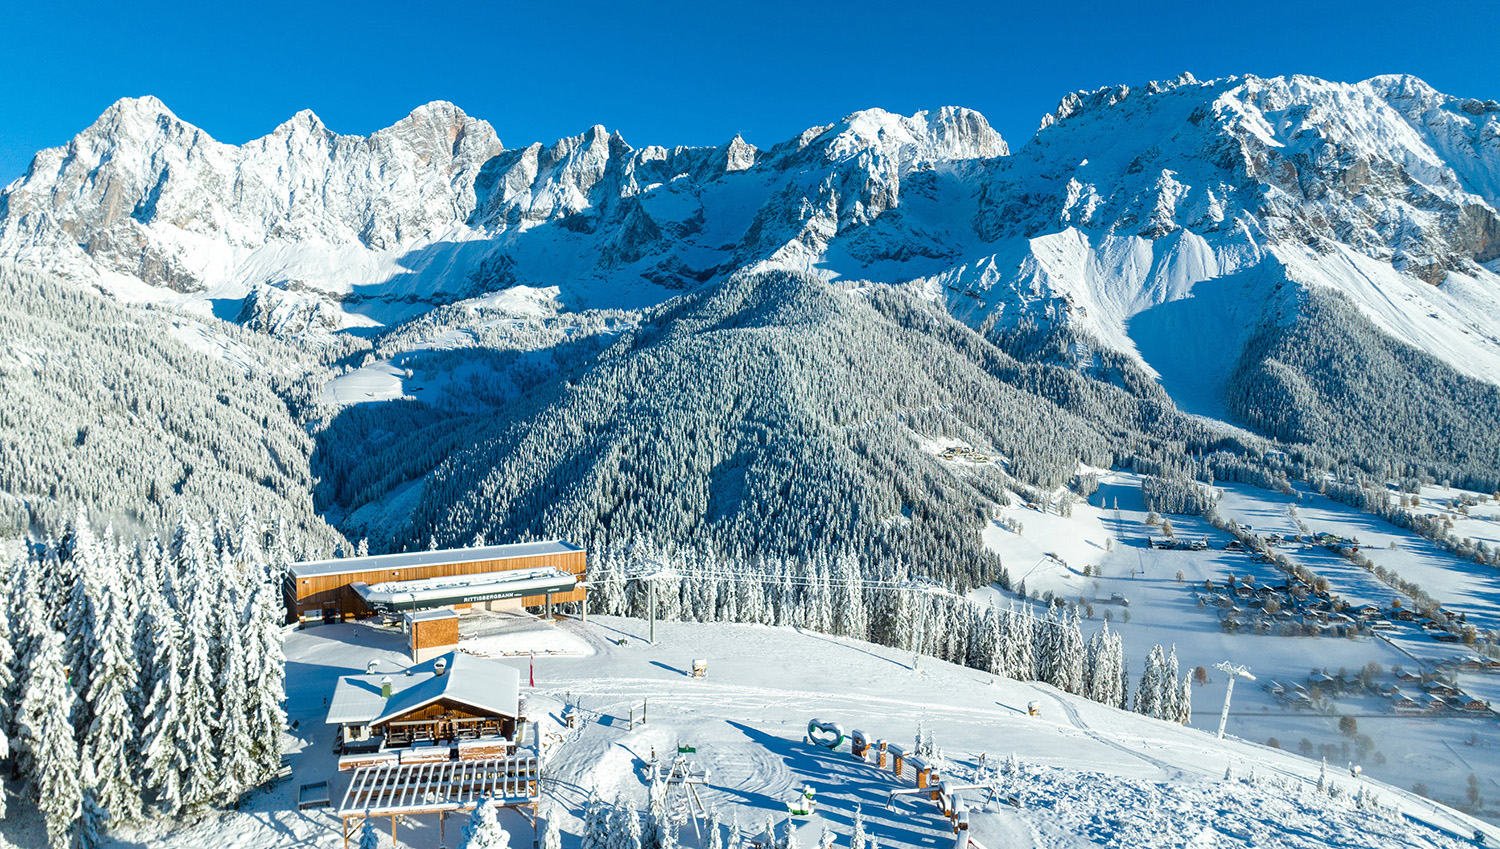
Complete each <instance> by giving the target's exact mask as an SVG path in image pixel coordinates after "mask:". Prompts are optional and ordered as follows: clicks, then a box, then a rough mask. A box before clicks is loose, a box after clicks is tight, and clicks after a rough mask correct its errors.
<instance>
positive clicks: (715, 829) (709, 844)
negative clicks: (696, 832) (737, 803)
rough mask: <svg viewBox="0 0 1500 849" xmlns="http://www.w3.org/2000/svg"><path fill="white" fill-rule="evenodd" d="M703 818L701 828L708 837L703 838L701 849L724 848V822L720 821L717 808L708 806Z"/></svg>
mask: <svg viewBox="0 0 1500 849" xmlns="http://www.w3.org/2000/svg"><path fill="white" fill-rule="evenodd" d="M705 819H706V820H707V821H706V822H705V823H704V824H703V830H704V832H706V833H707V835H708V837H706V838H705V839H704V840H703V849H724V823H723V822H721V821H720V818H719V809H718V808H717V807H712V808H709V809H708V816H707V817H706V818H705Z"/></svg>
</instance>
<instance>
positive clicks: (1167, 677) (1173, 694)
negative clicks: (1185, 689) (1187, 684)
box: [1158, 643, 1182, 722]
mask: <svg viewBox="0 0 1500 849" xmlns="http://www.w3.org/2000/svg"><path fill="white" fill-rule="evenodd" d="M1180 672H1181V666H1180V665H1179V664H1178V662H1177V645H1176V643H1173V644H1172V647H1171V648H1170V649H1169V650H1168V652H1167V660H1166V662H1165V663H1164V664H1162V668H1161V713H1160V714H1159V715H1158V718H1160V719H1165V720H1167V721H1168V722H1177V721H1178V717H1179V716H1181V715H1182V705H1181V701H1182V676H1181V675H1180V674H1179V673H1180Z"/></svg>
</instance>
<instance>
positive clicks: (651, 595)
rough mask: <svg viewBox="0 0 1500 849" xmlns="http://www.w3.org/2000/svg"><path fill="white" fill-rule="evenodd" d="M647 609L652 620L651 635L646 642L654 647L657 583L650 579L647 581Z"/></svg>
mask: <svg viewBox="0 0 1500 849" xmlns="http://www.w3.org/2000/svg"><path fill="white" fill-rule="evenodd" d="M646 608H647V610H649V611H650V613H649V617H650V620H651V634H650V636H649V637H648V638H647V640H646V641H647V642H649V643H650V644H651V645H653V646H654V645H656V582H655V581H652V580H649V579H648V580H647V581H646Z"/></svg>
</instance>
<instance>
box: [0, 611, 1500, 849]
mask: <svg viewBox="0 0 1500 849" xmlns="http://www.w3.org/2000/svg"><path fill="white" fill-rule="evenodd" d="M464 627H465V628H466V629H470V628H472V627H475V626H473V625H472V623H466V624H465V626H464ZM644 634H645V623H643V622H641V621H639V620H631V619H617V618H612V617H592V616H591V617H590V620H589V623H588V624H587V625H584V624H580V623H578V622H567V621H565V622H561V623H558V624H557V625H555V626H553V625H545V624H541V625H537V626H534V628H533V630H530V631H527V632H525V633H513V634H512V635H511V642H510V644H509V648H510V649H511V650H512V651H514V652H515V655H516V656H513V657H507V658H502V661H503V662H507V663H510V664H512V665H515V666H517V667H518V668H519V669H520V671H521V674H522V680H523V681H526V680H529V678H528V675H529V674H530V675H534V679H535V686H534V687H528V688H526V689H525V693H524V698H525V702H526V705H527V707H528V714H529V715H530V716H532V717H533V718H534V719H536V720H538V723H539V734H540V735H541V736H543V737H545V739H546V740H547V746H546V775H547V780H546V782H545V784H544V793H545V796H546V800H547V805H546V806H545V809H546V810H547V811H548V812H549V815H550V816H555V817H557V818H558V819H559V820H560V822H561V825H562V831H563V841H562V845H563V846H564V847H568V849H571V848H572V847H577V846H580V845H582V843H581V841H582V832H583V815H584V813H585V812H586V809H587V806H588V805H590V804H598V803H599V802H598V801H592V802H591V799H598V800H603V801H604V802H606V803H607V802H611V801H614V800H616V799H619V800H620V801H622V802H623V803H625V804H627V805H630V806H632V807H634V808H636V809H640V808H643V807H644V806H645V801H646V793H647V788H646V783H645V779H644V775H645V774H646V769H647V766H646V765H647V763H648V761H649V760H650V757H651V754H652V752H653V751H654V752H656V753H658V754H660V755H664V756H665V755H666V753H670V752H672V751H674V748H675V747H676V746H678V745H685V746H692V747H694V748H696V752H694V753H692V754H691V755H689V757H690V758H691V759H692V760H693V761H694V762H695V763H696V764H697V765H698V766H699V767H700V768H706V769H707V770H708V778H707V782H706V785H705V786H703V787H700V788H699V794H700V798H701V800H702V802H703V804H704V805H705V806H706V807H713V808H715V809H717V811H718V812H719V814H720V815H721V817H722V818H723V821H724V822H725V823H726V824H727V823H728V822H729V821H731V820H737V821H738V823H739V824H740V826H741V828H742V829H743V836H744V837H746V838H749V837H751V836H753V835H754V834H755V833H756V832H759V831H761V830H762V829H763V828H764V827H765V824H766V822H767V821H768V819H769V820H770V821H772V822H774V823H775V824H777V826H778V827H781V824H782V822H783V820H785V819H786V808H785V806H784V803H785V802H787V801H790V800H791V799H792V798H793V797H794V796H795V794H796V793H797V792H798V791H799V790H800V788H801V787H803V786H804V785H811V786H812V787H813V788H814V789H815V790H816V793H817V797H818V800H819V806H818V807H819V813H818V815H817V816H814V817H812V818H811V819H810V820H806V821H804V822H805V825H803V824H802V823H799V825H802V828H801V830H800V832H799V838H800V843H801V845H803V846H812V845H816V841H817V838H818V836H819V832H820V831H821V829H822V828H823V827H824V826H825V825H826V826H828V827H830V828H831V829H832V830H833V831H834V833H835V835H836V844H835V845H838V846H846V845H848V841H849V837H850V831H851V830H852V825H851V822H852V819H853V816H854V812H855V808H856V806H859V807H860V809H861V814H862V816H863V818H864V825H865V829H866V831H867V834H868V835H869V836H872V837H874V838H876V839H878V840H879V841H880V845H882V846H903V847H906V846H911V847H919V846H920V847H943V846H952V845H953V841H954V836H953V831H952V829H951V827H950V826H949V824H948V820H947V819H945V818H944V817H943V816H941V815H940V814H939V813H938V809H937V806H936V804H934V803H933V802H931V801H930V800H928V799H927V798H925V797H923V796H912V795H906V796H904V797H897V798H896V799H895V800H894V801H892V800H891V798H890V795H889V794H890V793H891V791H893V790H898V789H907V790H910V789H913V784H912V783H911V780H910V778H907V779H905V780H902V779H898V778H896V777H895V776H894V775H893V774H892V773H891V772H890V771H889V770H882V769H879V768H878V767H877V766H876V764H875V763H874V762H873V759H872V760H870V761H867V762H861V761H859V760H856V759H854V758H853V757H851V755H850V752H849V744H848V743H847V742H845V743H844V744H843V746H842V747H841V749H840V750H839V751H836V752H834V751H829V750H826V749H820V748H818V747H816V746H812V745H810V744H808V743H806V742H804V741H803V739H802V736H803V734H804V733H805V731H806V728H807V723H808V721H809V720H811V719H814V718H820V719H822V720H824V721H833V722H838V723H840V724H841V725H842V727H843V728H844V730H845V731H846V732H848V731H850V730H852V729H855V728H858V729H860V730H862V731H864V732H866V733H867V734H869V735H870V737H871V738H872V739H884V740H888V741H890V742H891V743H892V744H895V745H899V746H903V747H909V745H910V743H911V742H912V739H913V737H914V736H915V735H916V734H917V732H918V729H919V728H925V729H926V730H927V731H928V732H930V733H931V734H932V735H933V741H934V742H935V743H936V745H937V746H938V747H939V748H940V749H941V750H942V751H941V754H940V755H939V757H938V758H937V760H938V762H939V764H940V767H939V768H940V769H941V770H942V772H943V774H944V775H946V776H950V777H952V778H954V779H957V780H958V781H959V782H964V781H968V780H974V781H976V782H977V783H988V784H992V785H993V786H995V787H996V788H997V789H998V790H999V794H998V795H997V797H996V798H995V799H993V800H989V801H987V799H986V795H985V793H984V792H983V791H978V790H971V791H967V792H963V793H962V794H961V795H962V796H963V797H964V798H965V800H966V802H967V804H968V805H969V807H970V810H971V819H970V822H971V834H972V836H973V837H974V838H975V839H976V840H978V841H979V842H980V844H981V845H983V846H986V847H995V846H1005V847H1018V849H1033V847H1034V848H1035V849H1044V848H1045V849H1073V847H1086V846H1099V845H1106V846H1117V845H1118V846H1134V847H1198V846H1287V847H1368V846H1380V847H1405V846H1424V847H1460V846H1465V845H1469V844H1468V841H1467V838H1468V837H1469V836H1470V835H1471V834H1474V833H1475V832H1476V831H1479V832H1482V833H1483V834H1484V835H1486V836H1487V837H1488V838H1489V839H1493V838H1494V837H1495V831H1494V829H1492V828H1491V827H1489V826H1487V825H1485V824H1483V823H1480V822H1478V821H1476V820H1474V819H1473V818H1471V817H1468V816H1465V815H1463V814H1460V813H1458V812H1456V811H1453V810H1451V809H1449V808H1445V807H1440V806H1437V805H1434V804H1433V803H1431V802H1428V801H1427V800H1425V799H1421V798H1420V797H1417V796H1415V795H1413V794H1411V793H1409V792H1406V791H1405V790H1403V789H1400V788H1397V787H1392V786H1389V785H1385V784H1382V783H1380V782H1377V781H1372V780H1369V779H1364V780H1362V781H1356V780H1355V779H1353V778H1351V777H1349V774H1348V773H1347V772H1345V771H1343V770H1342V769H1338V770H1334V769H1332V768H1330V770H1329V781H1328V782H1326V786H1327V787H1328V788H1329V789H1325V790H1320V789H1318V782H1319V764H1318V763H1317V762H1316V761H1311V760H1308V759H1305V758H1300V757H1297V756H1295V755H1293V754H1291V753H1288V752H1282V751H1279V750H1274V749H1270V748H1267V747H1265V746H1260V745H1256V744H1254V743H1251V742H1246V741H1243V740H1239V739H1235V738H1234V737H1233V736H1231V738H1230V739H1227V740H1222V741H1219V740H1215V739H1213V738H1212V737H1211V736H1210V735H1209V734H1207V733H1204V732H1202V731H1197V730H1193V729H1187V728H1182V727H1180V726H1176V725H1172V724H1169V723H1166V722H1162V721H1160V720H1155V719H1149V718H1146V717H1143V716H1140V715H1138V714H1133V713H1129V712H1125V711H1120V710H1116V709H1114V708H1109V707H1105V706H1102V705H1099V704H1097V703H1094V702H1089V701H1087V700H1083V699H1080V698H1078V697H1075V696H1071V695H1068V694H1066V693H1062V692H1059V691H1058V690H1055V689H1053V688H1052V687H1049V686H1046V685H1042V684H1035V683H1030V682H1017V681H1011V680H1009V679H1006V678H1001V677H996V676H992V675H989V674H986V673H983V672H977V671H975V670H972V669H965V668H962V667H956V666H953V665H951V664H948V663H944V662H941V661H937V660H934V659H931V658H927V659H924V660H923V661H922V663H921V667H922V671H921V672H917V671H914V670H913V669H912V666H911V662H912V657H911V655H910V654H908V653H904V652H899V651H895V650H892V649H887V648H884V647H881V646H876V645H872V644H868V643H862V642H857V641H852V640H845V639H840V638H833V637H828V636H825V635H822V634H818V633H814V632H810V631H801V630H796V629H791V628H774V627H765V626H757V625H722V624H715V625H708V624H688V623H658V624H657V626H656V635H657V639H658V642H657V643H656V644H654V645H653V644H648V643H647V642H646V641H645V639H644ZM622 638H623V639H622ZM559 640H568V641H569V643H570V644H571V645H572V646H578V645H580V644H582V645H587V646H588V647H591V648H592V653H588V652H574V653H575V654H582V655H583V656H548V650H549V649H551V648H552V647H554V646H556V645H558V643H559ZM617 642H618V643H624V645H618V644H617ZM462 645H463V647H465V648H467V649H469V650H473V651H481V650H484V649H486V648H491V647H492V644H491V643H487V642H483V641H479V640H466V641H465V642H464V643H463V644H462ZM528 649H529V650H532V651H535V652H536V653H537V656H536V657H534V658H533V659H530V660H528V659H527V657H526V654H527V651H528ZM286 651H287V656H288V660H289V662H290V668H291V669H292V670H293V672H292V674H291V675H290V676H289V678H288V682H287V684H288V696H289V698H288V718H289V720H295V722H296V725H295V729H294V731H293V732H291V735H290V736H291V737H293V738H295V739H289V740H288V748H289V750H290V751H292V755H291V762H292V767H293V770H294V775H295V777H294V779H293V780H292V781H290V782H286V783H284V784H281V785H276V786H273V787H272V788H271V789H269V790H268V791H266V792H264V793H259V794H254V795H252V796H251V797H250V798H248V799H247V800H246V802H245V804H244V805H243V806H242V807H241V809H240V810H238V811H216V812H213V813H212V814H210V815H209V816H207V817H206V818H204V819H203V820H201V821H198V822H196V823H181V824H169V823H163V824H161V825H160V826H157V827H152V828H149V829H143V830H140V831H136V832H129V833H123V834H121V835H119V838H120V843H118V844H114V845H122V846H123V845H129V844H131V843H149V844H150V845H152V846H162V847H171V849H198V848H199V847H205V846H211V845H221V844H223V843H224V841H226V840H228V841H229V842H230V843H232V844H233V845H236V846H245V847H267V846H281V845H289V844H288V841H290V842H291V843H295V844H296V845H301V846H325V847H338V846H340V845H342V844H341V838H340V835H339V829H340V824H339V821H338V819H337V817H336V816H334V814H333V812H332V811H330V810H327V809H324V810H318V809H311V810H297V809H296V807H295V799H294V798H293V797H294V795H295V794H296V792H297V787H298V785H300V784H305V783H311V782H315V781H323V780H327V781H329V782H330V787H331V789H332V791H333V796H332V798H333V799H335V800H338V799H340V798H341V796H342V792H343V789H344V787H345V786H346V785H347V783H348V780H349V773H347V772H345V773H339V772H337V771H336V770H335V768H334V767H335V758H334V757H333V756H332V755H330V754H329V743H330V740H331V735H332V733H333V732H332V730H331V729H330V728H329V727H328V726H326V725H324V724H323V719H324V714H325V712H326V711H325V708H324V706H323V699H324V698H325V697H326V696H327V695H328V694H329V693H331V692H332V688H333V684H334V682H335V680H336V678H337V676H339V675H347V674H352V673H356V672H360V671H362V670H364V669H365V667H366V664H367V663H369V662H370V661H371V660H372V659H373V658H379V662H380V663H381V664H382V668H389V667H387V666H385V664H390V665H394V666H395V667H396V668H400V667H402V666H405V665H406V664H407V663H408V661H407V660H405V654H404V652H403V644H402V643H401V641H400V635H399V634H394V633H390V632H388V631H382V630H380V629H375V628H370V627H368V626H366V625H335V626H329V627H326V628H316V629H311V630H307V631H298V632H295V633H293V634H291V635H290V636H289V637H288V638H287V641H286ZM693 659H703V660H706V661H707V663H708V669H709V672H708V677H707V678H693V677H690V676H688V675H687V674H685V672H684V671H683V670H685V669H686V668H687V667H688V666H689V665H690V664H691V662H692V661H693ZM768 659H774V660H772V662H768ZM1215 695H1217V694H1216V693H1215ZM643 699H645V700H647V702H648V705H649V716H650V721H649V723H646V724H644V725H643V724H640V723H635V724H631V723H628V722H627V721H626V720H625V718H624V717H625V715H626V713H627V712H628V711H629V710H630V708H631V707H632V706H635V707H639V705H640V704H641V701H642V700H643ZM1205 700H1206V701H1212V699H1210V698H1208V697H1206V696H1205ZM565 702H566V703H568V704H572V705H575V706H576V707H575V711H576V713H577V714H578V716H579V717H580V719H579V721H578V722H577V723H576V725H575V727H573V728H566V727H564V726H563V725H562V724H561V722H560V717H561V715H562V708H563V705H564V703H565ZM1031 702H1035V703H1037V705H1038V707H1039V709H1040V715H1039V716H1029V715H1027V713H1026V706H1027V704H1028V703H1031ZM1205 712H1207V713H1209V714H1214V713H1216V711H1215V710H1214V708H1213V705H1206V706H1205ZM1235 729H1236V726H1235V725H1231V735H1232V734H1233V731H1234V730H1235ZM1012 758H1014V765H1013V766H1012V765H1010V764H1008V763H1007V762H1008V761H1010V760H1011V759H1012ZM888 802H890V805H889V807H887V803H888ZM462 816H463V815H462V814H458V815H450V819H449V821H448V822H447V830H448V833H449V834H453V833H454V832H455V831H456V829H458V828H460V827H461V825H462V820H461V817H462ZM504 817H505V819H504V825H505V827H506V828H507V829H508V830H510V832H511V834H512V841H513V844H514V842H516V841H521V842H524V841H529V840H530V839H531V837H530V835H531V826H530V824H528V823H527V822H525V821H524V820H523V819H522V818H521V816H520V815H519V814H516V813H515V812H513V811H510V812H506V814H505V815H504ZM17 820H18V821H17V822H16V823H14V824H7V829H6V830H7V831H9V832H11V833H12V834H13V836H17V837H24V836H28V835H29V834H30V828H31V827H32V826H33V823H32V822H31V821H30V818H29V817H27V818H22V817H18V818H17ZM697 825H698V828H699V833H698V834H696V835H695V827H694V825H693V824H692V823H691V821H689V820H687V819H684V820H682V821H681V822H680V829H681V830H680V838H681V840H682V841H683V842H682V845H683V846H687V847H698V846H707V845H709V843H708V839H707V834H704V833H702V832H701V828H702V826H703V825H704V823H703V821H702V820H701V819H700V820H699V822H698V824H697ZM382 830H384V829H382ZM398 831H399V836H400V840H401V842H402V844H404V845H408V846H413V847H435V846H438V845H440V840H439V834H438V831H439V829H438V827H437V822H436V819H435V818H434V817H431V816H427V817H420V816H419V817H409V818H407V819H406V820H405V821H404V822H403V823H402V824H401V825H400V826H399V829H398ZM452 840H453V838H452V837H449V838H448V841H449V842H450V843H451V841H452Z"/></svg>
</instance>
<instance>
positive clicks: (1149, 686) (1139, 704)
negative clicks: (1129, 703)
mask: <svg viewBox="0 0 1500 849" xmlns="http://www.w3.org/2000/svg"><path fill="white" fill-rule="evenodd" d="M1166 662H1167V660H1166V657H1165V655H1164V653H1163V652H1162V648H1161V646H1160V645H1155V646H1152V647H1151V653H1150V654H1149V655H1147V656H1146V671H1145V673H1144V674H1142V675H1141V685H1140V687H1138V688H1137V689H1136V691H1135V712H1136V713H1140V714H1145V715H1146V716H1154V717H1156V718H1158V719H1160V718H1161V716H1162V706H1163V704H1162V703H1163V699H1162V695H1163V694H1162V691H1163V689H1164V684H1163V667H1164V666H1165V665H1166Z"/></svg>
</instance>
